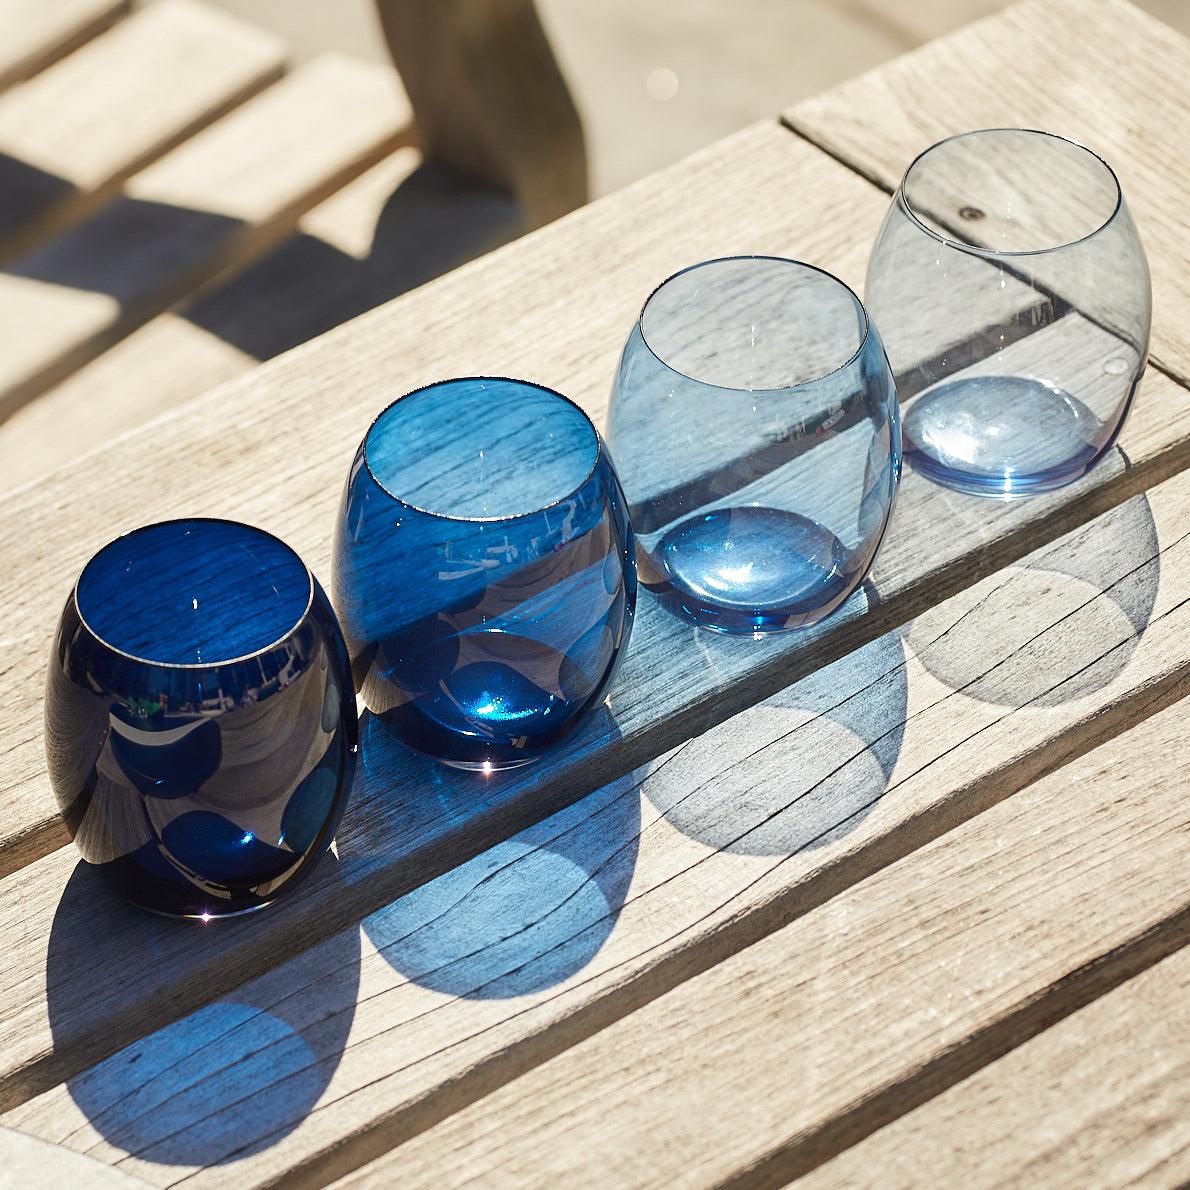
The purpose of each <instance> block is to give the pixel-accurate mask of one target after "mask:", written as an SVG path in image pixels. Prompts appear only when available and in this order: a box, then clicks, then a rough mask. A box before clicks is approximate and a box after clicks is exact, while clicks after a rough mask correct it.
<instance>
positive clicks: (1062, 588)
mask: <svg viewBox="0 0 1190 1190" xmlns="http://www.w3.org/2000/svg"><path fill="white" fill-rule="evenodd" d="M1159 549H1160V547H1159V544H1158V540H1157V527H1156V525H1155V524H1154V523H1153V514H1152V510H1151V509H1150V507H1149V502H1148V499H1147V498H1146V497H1145V496H1143V495H1141V496H1136V497H1134V498H1133V499H1131V500H1129V501H1127V502H1126V503H1124V504H1121V505H1119V506H1118V507H1117V508H1114V509H1112V510H1111V511H1110V512H1106V513H1104V514H1103V515H1102V516H1100V517H1097V518H1096V519H1095V520H1093V521H1091V522H1090V523H1088V524H1087V525H1084V526H1083V527H1082V528H1081V529H1078V530H1076V531H1074V532H1072V533H1070V534H1068V535H1067V536H1066V537H1064V538H1062V539H1060V540H1059V541H1057V542H1055V543H1054V544H1053V545H1050V546H1048V547H1045V548H1044V549H1042V550H1039V551H1038V552H1037V553H1035V554H1033V555H1031V556H1030V557H1029V558H1027V559H1026V560H1025V561H1023V562H1022V563H1020V564H1019V565H1016V566H1010V567H1007V568H1005V569H1004V570H1002V571H1000V572H999V573H998V574H996V575H994V576H993V577H992V578H991V579H989V580H988V582H987V585H986V587H985V588H984V589H982V590H979V591H973V592H971V594H970V597H964V596H959V597H958V598H955V599H951V600H949V601H947V602H946V603H943V604H941V605H940V606H938V607H935V608H932V609H931V610H930V611H928V612H925V613H924V614H922V615H920V616H918V617H917V618H916V619H915V620H913V621H912V622H911V623H910V624H908V625H907V626H906V628H905V629H904V636H905V641H906V643H907V644H908V646H909V648H910V649H911V650H912V652H913V653H914V655H915V656H916V658H917V659H918V660H919V661H920V662H921V664H922V665H923V666H924V667H925V668H926V669H927V670H928V671H929V672H930V673H931V674H932V675H933V676H934V677H935V678H937V679H938V680H939V681H941V682H943V683H945V684H946V685H947V686H948V687H950V688H951V689H952V690H959V691H962V693H963V694H966V695H969V696H970V697H972V698H978V699H980V700H981V701H983V702H988V703H993V704H995V705H997V706H1007V707H1022V706H1025V705H1031V706H1037V707H1049V706H1058V705H1060V704H1062V703H1066V702H1070V701H1071V700H1073V699H1077V698H1082V697H1085V696H1086V695H1088V694H1092V693H1094V692H1095V691H1097V690H1099V689H1101V688H1103V687H1104V686H1106V685H1108V684H1109V683H1110V682H1112V681H1113V680H1114V679H1116V678H1117V677H1118V676H1119V675H1120V674H1121V673H1122V672H1123V670H1124V669H1125V667H1126V666H1127V665H1128V662H1129V661H1130V660H1131V658H1132V655H1133V653H1135V651H1136V647H1137V645H1138V644H1139V643H1140V639H1141V637H1142V636H1143V635H1144V632H1145V629H1146V628H1147V627H1148V624H1149V620H1150V618H1151V616H1152V614H1153V607H1154V604H1155V602H1156V599H1157V588H1158V585H1159V582H1160V577H1161V562H1160V556H1159Z"/></svg>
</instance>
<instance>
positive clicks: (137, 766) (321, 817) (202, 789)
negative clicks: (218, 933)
mask: <svg viewBox="0 0 1190 1190" xmlns="http://www.w3.org/2000/svg"><path fill="white" fill-rule="evenodd" d="M45 711H46V755H47V758H48V761H49V772H50V779H51V782H52V784H53V787H54V792H55V794H56V795H57V798H58V803H59V805H60V807H61V809H62V815H63V817H64V818H65V820H66V825H67V827H68V828H69V830H70V833H71V835H72V837H73V838H74V840H75V842H76V843H77V844H78V847H79V849H80V850H81V851H82V853H83V858H84V859H85V860H87V861H88V862H89V863H92V864H95V865H97V866H99V867H100V868H101V869H102V870H103V871H104V873H105V874H106V875H107V876H109V877H110V878H111V880H112V881H113V882H114V883H115V885H116V887H117V888H118V889H119V891H120V892H121V893H122V894H123V895H124V896H125V897H127V898H128V899H129V900H130V901H133V902H135V903H136V904H138V905H141V906H143V907H144V908H146V909H152V910H154V911H156V912H159V913H167V914H174V915H180V916H187V917H203V918H206V917H216V916H222V915H226V914H232V913H239V912H242V911H244V910H248V909H255V908H258V907H259V906H261V905H265V904H268V903H269V902H270V901H272V900H274V899H275V898H276V897H278V896H279V895H281V894H282V893H283V892H285V891H286V890H288V889H289V888H291V887H292V886H293V885H294V884H295V883H297V881H298V880H299V879H300V878H301V877H302V876H304V875H305V874H306V872H307V871H308V870H309V869H310V868H311V867H312V865H313V864H314V863H315V861H316V860H317V859H318V857H319V856H320V855H322V853H323V852H324V851H325V850H326V848H327V846H328V845H329V843H330V841H331V838H332V836H333V835H334V831H335V827H336V825H337V823H338V820H339V815H340V813H341V811H342V809H343V805H344V803H345V801H346V799H347V796H348V792H349V791H350V788H351V780H352V776H353V773H354V769H355V760H356V754H357V751H358V724H357V720H356V709H355V694H354V690H353V688H352V683H351V672H350V667H349V663H348V657H347V649H346V646H345V644H344V643H343V638H342V635H341V633H340V632H339V627H338V624H337V623H336V621H335V617H334V613H333V612H332V610H331V606H330V602H329V600H328V599H327V597H326V595H325V593H324V592H323V590H322V588H321V587H320V586H319V584H318V582H317V580H316V579H315V578H314V576H313V575H312V574H311V573H310V571H309V570H308V569H307V568H306V566H305V565H304V564H303V563H302V561H301V559H300V558H299V557H298V556H297V555H296V554H295V553H294V552H293V551H292V550H291V549H290V548H289V547H288V546H287V545H285V544H284V543H283V542H281V541H278V540H277V538H275V537H272V536H271V535H270V534H268V533H265V532H263V531H261V530H259V529H254V528H251V527H250V526H248V525H241V524H236V523H235V522H233V521H219V520H197V519H196V520H179V521H168V522H165V523H163V524H158V525H149V526H147V527H145V528H143V529H137V530H136V531H135V532H132V533H129V534H128V535H127V536H124V537H120V538H117V539H116V540H115V541H113V542H112V543H111V544H110V545H108V546H105V547H104V548H103V549H102V550H100V551H99V553H98V554H96V555H95V557H94V558H92V559H91V561H90V562H89V563H88V564H87V566H86V567H85V568H84V570H83V573H82V575H81V576H80V577H79V580H78V583H77V584H76V585H75V588H74V590H73V591H72V592H71V595H70V598H69V599H68V600H67V601H66V607H65V609H64V610H63V612H62V618H61V621H60V623H59V627H58V635H57V639H56V641H55V644H54V652H53V656H52V657H51V659H50V666H49V672H48V675H47V683H46V703H45Z"/></svg>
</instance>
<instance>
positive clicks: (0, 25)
mask: <svg viewBox="0 0 1190 1190" xmlns="http://www.w3.org/2000/svg"><path fill="white" fill-rule="evenodd" d="M128 2H129V0H0V29H3V30H4V38H3V40H2V41H0V88H3V87H8V86H11V85H12V84H13V83H15V82H19V81H20V80H21V79H24V78H28V77H29V76H30V75H33V74H36V73H37V72H38V71H39V70H42V69H44V68H45V67H46V66H48V65H49V64H50V63H51V62H55V61H57V59H59V58H60V57H62V55H63V54H68V53H69V52H70V51H71V50H73V49H74V48H75V47H76V46H80V45H82V44H83V42H85V41H87V40H89V39H90V38H92V37H94V36H95V35H96V34H97V33H99V32H101V31H102V30H104V29H106V28H107V27H108V26H109V25H110V24H111V23H112V22H113V21H115V20H117V19H118V18H119V17H120V16H121V15H122V14H123V13H124V12H125V11H126V10H127V8H128Z"/></svg>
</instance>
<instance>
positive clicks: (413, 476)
mask: <svg viewBox="0 0 1190 1190" xmlns="http://www.w3.org/2000/svg"><path fill="white" fill-rule="evenodd" d="M335 605H336V607H337V608H338V611H339V615H340V618H341V620H342V623H343V630H344V633H345V634H346V637H347V642H348V646H349V648H350V651H351V657H352V666H353V669H354V673H355V680H356V685H357V687H358V688H359V689H360V690H361V691H362V692H363V695H364V699H365V701H366V703H367V705H368V707H369V709H370V710H371V711H372V712H373V713H375V714H376V715H378V716H379V717H380V718H381V719H382V720H383V722H384V723H385V724H386V725H387V726H388V727H389V728H390V729H391V731H392V732H393V733H395V734H396V736H397V737H398V738H399V739H400V740H401V741H402V742H404V743H405V744H407V745H408V746H409V747H411V748H414V749H415V750H417V751H419V752H422V753H425V754H426V755H429V756H432V757H434V758H436V759H438V760H441V761H444V762H446V763H448V764H452V765H456V766H458V767H461V768H472V769H478V770H481V771H491V770H492V769H498V768H507V767H512V766H515V765H519V764H524V763H526V762H527V761H530V760H534V759H536V758H537V757H538V756H539V755H540V754H541V753H542V752H543V751H544V750H546V749H548V748H550V747H552V746H554V745H555V744H557V743H558V741H560V740H562V739H564V738H565V737H566V736H567V735H569V734H570V733H571V732H572V731H574V729H575V728H576V727H577V726H578V724H579V723H580V722H581V720H582V718H583V717H584V716H585V715H586V714H587V713H588V712H589V711H591V710H592V709H593V708H594V707H595V706H597V705H598V704H599V703H600V702H601V701H602V699H603V696H604V694H605V692H606V689H607V685H608V683H609V681H610V680H611V677H612V674H613V673H614V671H615V668H616V665H617V663H618V661H619V659H620V656H621V655H622V652H623V650H624V647H625V646H626V644H627V643H628V637H629V633H630V632H631V628H632V618H633V614H634V611H635V607H636V566H635V561H634V552H633V540H632V530H631V528H630V527H629V523H628V510H627V504H626V502H625V500H624V497H623V493H622V491H621V489H620V482H619V479H618V478H617V476H616V471H615V468H614V467H613V466H612V463H611V459H610V458H609V457H608V453H607V448H606V446H605V445H604V443H603V441H602V439H601V438H600V436H599V433H598V431H597V430H596V429H595V427H594V425H592V424H591V421H590V419H589V418H588V417H587V416H586V414H585V413H583V412H582V410H581V409H579V408H578V406H577V405H575V404H573V402H571V401H569V400H567V398H565V397H563V396H561V395H560V394H558V393H555V392H553V391H551V390H550V389H547V388H542V387H540V386H539V385H535V384H530V383H528V382H526V381H521V380H507V379H503V378H492V377H468V378H464V379H458V380H447V381H443V382H441V383H439V384H433V385H430V386H429V387H427V388H423V389H419V390H417V391H416V392H413V393H410V394H408V395H407V396H405V397H402V398H401V399H399V400H398V401H395V402H394V403H393V404H392V405H390V406H389V407H388V408H387V409H385V410H384V411H383V412H382V413H381V414H380V416H379V417H377V418H376V420H375V421H374V422H373V423H372V427H371V429H370V430H369V431H368V433H367V436H366V437H365V438H364V441H363V443H362V444H361V445H360V448H359V450H358V452H357V453H356V456H355V461H354V463H353V464H352V467H351V473H350V475H349V476H348V480H347V487H346V490H345V491H344V494H343V502H342V506H341V508H340V514H339V522H338V530H337V533H336V536H335Z"/></svg>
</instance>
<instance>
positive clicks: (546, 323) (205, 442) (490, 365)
mask: <svg viewBox="0 0 1190 1190" xmlns="http://www.w3.org/2000/svg"><path fill="white" fill-rule="evenodd" d="M791 173H792V174H794V175H796V176H800V177H802V178H803V179H804V180H805V182H806V184H807V185H808V186H810V187H812V188H814V189H816V190H818V191H820V192H823V193H824V194H830V195H831V202H830V203H829V204H828V205H827V207H826V208H825V213H823V212H822V211H819V210H817V209H811V208H809V207H807V206H804V207H802V208H801V210H800V213H799V211H798V210H794V211H793V212H792V214H791V211H790V208H789V202H788V194H789V190H788V187H789V177H790V175H791ZM882 208H883V202H882V200H881V197H880V195H879V194H877V193H876V192H874V191H873V190H872V188H871V187H870V186H868V185H867V184H866V183H864V182H863V181H862V180H861V179H859V178H857V177H855V176H854V175H853V174H851V173H850V171H848V170H845V169H843V168H842V167H840V166H838V165H836V164H835V163H834V162H832V161H830V160H829V159H828V158H826V157H825V156H824V155H823V154H821V153H820V152H819V151H818V150H816V149H813V148H812V147H810V146H808V145H804V144H801V143H799V142H798V140H797V139H796V138H794V137H792V136H790V135H789V134H788V132H786V131H785V130H784V129H781V128H780V127H778V126H777V125H776V124H775V123H768V124H765V125H761V126H757V127H755V128H753V129H751V130H748V131H746V132H744V133H741V134H740V135H738V136H737V137H735V138H732V139H730V140H728V141H725V142H723V143H722V144H720V145H718V146H715V147H714V148H712V149H710V150H708V151H707V152H705V153H703V154H700V155H698V156H696V157H694V158H692V159H691V160H690V161H688V162H686V163H683V164H680V165H678V166H676V167H674V168H673V169H671V170H668V171H666V172H665V173H663V174H661V175H660V176H658V177H655V178H653V179H648V180H646V181H645V182H642V183H640V184H639V185H637V186H635V187H632V188H629V189H628V190H626V191H624V192H622V193H620V194H618V195H615V196H612V197H610V198H608V199H605V200H603V201H601V202H598V203H595V204H593V205H592V206H590V207H587V208H585V209H584V210H583V211H581V212H579V213H576V214H575V215H574V216H571V217H570V218H568V219H566V220H564V221H562V222H560V223H558V224H556V225H553V226H551V227H549V228H546V229H543V230H542V231H540V232H538V233H536V234H535V235H533V236H530V237H527V238H525V239H523V240H521V241H519V242H518V243H516V244H514V245H511V246H509V247H507V248H505V249H503V250H501V251H499V252H497V253H495V254H493V255H491V256H488V257H486V258H485V259H483V260H480V261H477V262H475V263H474V264H472V265H469V266H467V267H466V268H464V269H461V270H459V271H457V272H455V273H453V274H451V275H450V276H448V277H444V278H442V279H440V280H438V281H436V282H434V283H432V284H431V285H428V286H426V287H424V288H423V289H421V290H420V291H418V292H417V293H414V294H410V295H408V296H407V297H405V298H402V299H399V300H398V301H397V302H395V303H393V304H392V305H390V306H387V307H385V308H382V309H380V310H377V311H374V312H373V313H371V314H369V315H366V316H365V317H363V318H361V319H358V320H356V321H355V322H354V323H352V324H350V325H349V326H345V327H343V328H341V329H339V330H338V331H335V332H333V333H332V334H331V335H329V336H327V337H326V338H324V339H322V340H320V341H319V342H318V343H315V344H311V345H309V346H307V347H305V348H301V349H299V350H298V351H296V352H293V353H292V354H290V355H289V356H287V357H285V358H283V359H280V360H278V361H276V362H275V363H273V364H270V365H268V366H266V367H264V368H262V369H260V370H259V371H257V372H255V373H254V374H253V375H252V376H250V377H247V378H245V379H244V380H243V381H241V382H239V383H233V384H231V385H229V386H225V387H224V388H222V389H220V390H218V391H216V392H214V393H212V394H210V395H209V396H208V397H206V398H205V399H204V400H203V402H202V403H201V407H200V406H198V405H194V404H191V405H189V406H187V407H184V408H182V409H180V410H178V411H177V412H176V413H174V414H173V415H171V416H170V417H168V418H167V419H165V420H162V421H160V422H157V423H155V424H152V425H150V426H147V427H145V428H144V429H143V430H142V431H140V432H139V433H137V434H134V435H132V436H130V437H127V438H124V439H123V440H121V441H119V442H117V443H114V444H112V446H111V448H110V449H109V450H105V451H104V452H102V453H101V454H97V455H95V456H93V458H94V460H95V466H94V467H89V468H87V469H81V468H80V469H73V470H71V471H70V472H69V473H68V474H63V475H61V476H57V477H54V478H51V479H47V480H46V481H45V482H43V483H41V484H38V485H36V486H34V487H31V488H29V489H27V491H26V492H23V493H22V494H21V495H20V497H19V498H14V499H12V500H11V501H8V502H6V506H5V507H4V509H3V510H0V519H2V520H3V521H4V526H5V527H4V528H2V529H0V540H4V541H5V542H6V543H11V544H10V545H7V546H6V548H7V552H8V555H9V559H10V561H9V567H8V570H7V573H8V579H7V581H8V582H10V583H11V584H12V590H11V598H13V599H15V600H16V601H17V602H16V603H11V602H10V603H8V604H7V605H5V604H4V602H3V601H0V640H3V641H5V642H6V648H7V650H8V652H7V654H6V666H7V672H6V675H5V681H4V682H3V683H2V684H0V712H2V714H3V716H4V720H5V722H7V723H10V724H14V725H19V727H17V728H16V729H15V730H11V731H10V732H8V733H7V734H6V736H5V737H4V738H3V740H0V757H2V759H0V789H2V790H3V792H4V796H5V799H6V801H5V804H6V806H7V807H8V810H9V812H8V814H7V816H6V818H7V821H6V823H5V824H3V825H2V826H0V838H2V840H3V841H4V843H5V844H12V843H14V842H15V841H17V840H24V841H26V842H28V843H30V844H31V845H32V848H33V850H32V851H31V852H30V851H26V852H25V853H24V855H25V857H28V856H29V855H30V854H43V853H44V852H45V851H46V850H48V849H49V848H50V847H51V846H58V845H60V844H61V843H62V842H63V841H64V836H63V835H62V834H61V830H60V827H59V825H58V824H57V823H56V821H55V815H54V813H53V802H52V799H51V797H50V793H49V788H48V785H47V783H46V779H45V773H44V768H45V765H44V757H43V755H42V745H41V721H40V716H41V697H42V682H43V677H44V666H45V657H46V652H45V650H46V649H47V648H48V647H49V641H50V639H51V636H52V633H53V627H54V624H55V622H56V619H57V616H58V613H59V611H60V610H61V601H62V600H63V599H64V598H65V596H66V593H67V591H68V590H69V588H70V585H71V584H72V583H73V582H74V580H75V578H76V577H77V575H78V572H79V570H80V569H81V567H82V565H83V564H84V563H85V562H86V560H87V558H88V557H90V555H91V554H92V553H94V551H95V550H96V549H98V548H99V547H100V546H102V545H104V544H106V542H107V541H108V540H110V538H111V537H112V536H113V535H115V534H117V533H120V532H123V531H124V530H126V529H128V528H131V527H134V526H135V525H138V524H142V523H144V521H145V520H146V519H160V518H164V517H168V516H171V515H176V514H177V512H176V511H175V510H177V511H185V512H189V513H192V514H200V513H204V512H205V513H208V514H213V515H228V516H233V517H237V518H239V519H245V520H249V521H255V522H257V523H259V524H261V525H262V527H268V528H271V529H273V530H279V531H280V533H281V534H282V535H283V536H284V537H286V538H287V540H289V541H290V543H291V544H292V545H294V546H295V548H297V549H298V550H299V551H300V552H301V553H302V555H303V557H304V558H305V559H306V560H307V562H308V563H309V564H310V565H311V566H313V567H314V568H315V570H316V571H317V572H318V573H319V574H320V575H322V576H323V577H324V578H325V577H327V573H328V570H327V563H328V560H329V557H330V544H331V535H332V531H333V527H334V518H335V513H336V510H337V506H338V500H339V495H340V492H341V489H342V484H343V482H344V480H345V478H346V474H347V468H348V466H349V464H350V461H351V457H352V455H353V454H354V452H355V448H356V446H357V445H358V443H359V440H360V438H361V437H362V435H363V433H364V431H365V430H366V428H367V426H368V424H369V422H370V421H371V419H372V417H373V416H374V415H375V413H376V412H378V411H379V410H380V409H381V408H382V407H383V406H384V405H385V404H387V403H388V401H389V400H391V399H392V398H393V397H394V396H395V395H397V394H398V393H400V392H402V391H407V390H408V389H411V388H415V387H417V386H419V385H421V384H425V383H428V382H430V381H432V380H438V379H441V378H443V377H444V376H449V375H452V374H454V375H466V374H476V373H481V374H482V373H496V374H508V373H511V374H513V375H523V376H526V377H527V378H529V379H532V380H536V381H539V382H542V383H545V384H549V385H552V386H553V387H555V388H558V389H559V390H560V391H562V392H566V393H568V394H570V395H572V396H574V397H576V398H577V399H579V400H580V401H582V402H583V403H584V405H585V406H586V408H588V410H590V411H592V412H593V413H595V414H596V415H598V416H600V417H602V413H603V411H604V410H605V409H606V401H607V394H608V389H609V387H610V384H611V378H612V373H613V370H614V367H615V360H616V356H617V352H618V351H619V348H620V346H621V344H622V342H623V339H624V337H625V336H626V335H627V333H628V329H629V327H630V325H631V322H632V319H633V318H634V317H635V316H636V314H637V313H638V312H639V309H640V303H641V301H642V300H643V298H644V296H645V295H646V294H647V293H648V292H649V290H650V288H651V287H652V286H653V284H655V283H656V280H657V279H658V278H659V277H664V276H665V275H667V274H668V273H669V272H673V271H675V270H676V269H678V268H680V267H682V266H683V265H685V264H688V263H690V262H691V261H692V260H696V259H698V258H699V257H701V256H710V255H715V254H722V253H723V252H725V251H729V250H731V249H732V248H733V247H734V248H739V247H740V246H741V240H746V241H747V246H750V247H753V248H755V250H757V251H769V252H778V253H779V252H782V251H784V252H787V253H791V254H793V255H798V254H801V255H813V256H814V257H815V258H816V259H819V260H821V261H822V262H823V263H824V264H825V265H827V266H828V267H833V268H834V269H835V270H836V271H837V272H839V273H841V275H843V276H844V277H846V278H849V279H850V280H852V281H853V282H855V281H856V279H857V278H858V277H862V275H863V268H864V239H865V237H864V236H863V235H857V228H859V229H863V230H865V231H866V232H867V233H868V234H872V233H874V232H875V229H876V227H877V226H878V224H879V220H880V217H881V212H882ZM644 211H647V212H648V217H645V216H644V215H643V214H642V212H644ZM716 213H718V214H721V215H722V216H723V219H722V221H720V220H719V219H718V218H713V217H712V216H713V215H714V214H716ZM744 229H747V231H746V232H745V230H744ZM580 260H581V261H583V262H584V264H583V268H582V269H581V270H577V269H576V267H575V262H576V261H580ZM493 310H497V311H499V315H500V316H499V317H497V318H493V317H491V312H492V311H493ZM481 318H482V331H483V333H482V335H481V334H480V333H479V326H480V325H481V324H480V319H481ZM279 429H282V430H283V431H284V433H278V430H279ZM1162 432H1164V430H1162ZM215 473H217V474H218V475H219V476H220V484H219V485H217V486H216V485H212V484H211V483H210V482H209V478H210V476H211V475H212V474H215ZM110 475H119V476H120V477H121V482H120V483H119V484H118V485H113V484H112V483H111V481H110V479H109V478H108V476H110ZM138 489H139V491H144V490H152V492H153V506H152V511H151V512H149V513H147V512H146V508H145V504H144V501H143V499H142V497H141V495H140V494H139V491H138ZM88 508H90V509H92V510H93V511H94V513H95V518H96V519H95V522H94V523H93V524H92V525H89V526H88V525H85V524H83V523H81V522H80V520H79V516H78V512H79V511H80V510H83V509H88ZM29 517H32V518H33V521H32V522H30V521H29V519H28V518H29ZM30 568H32V569H30ZM22 569H24V574H25V577H24V579H22V580H18V578H17V574H18V572H19V571H21V570H22ZM35 574H36V575H37V578H36V580H35V579H34V575H35ZM5 850H6V848H5V847H3V846H0V867H3V868H6V869H8V868H11V866H13V865H12V862H4V861H5V860H8V861H13V862H20V861H19V860H16V859H15V857H14V856H13V855H12V854H11V853H9V854H8V855H7V856H6V855H5Z"/></svg>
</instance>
